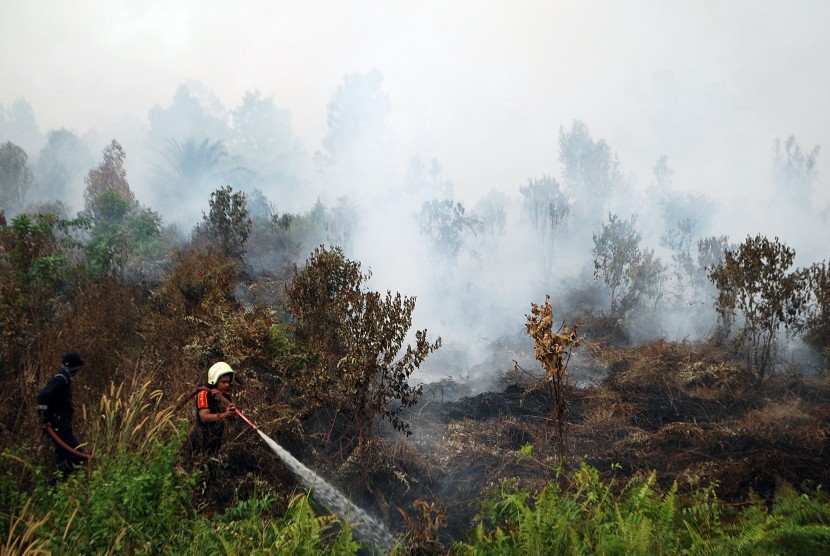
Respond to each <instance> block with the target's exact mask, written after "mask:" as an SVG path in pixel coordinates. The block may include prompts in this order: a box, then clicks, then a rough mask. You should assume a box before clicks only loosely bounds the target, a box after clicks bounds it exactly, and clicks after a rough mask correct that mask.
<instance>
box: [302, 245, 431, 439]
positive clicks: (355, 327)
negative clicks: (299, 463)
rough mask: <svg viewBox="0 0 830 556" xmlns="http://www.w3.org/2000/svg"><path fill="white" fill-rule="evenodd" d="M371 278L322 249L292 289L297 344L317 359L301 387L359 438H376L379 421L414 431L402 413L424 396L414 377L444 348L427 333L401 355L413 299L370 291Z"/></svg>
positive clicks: (339, 252) (339, 253)
mask: <svg viewBox="0 0 830 556" xmlns="http://www.w3.org/2000/svg"><path fill="white" fill-rule="evenodd" d="M369 276H370V275H369V274H363V273H362V272H361V269H360V263H359V262H355V261H350V260H348V259H347V258H346V257H345V256H344V254H343V251H342V250H341V249H339V248H334V249H332V250H327V249H326V248H325V247H323V246H320V247H318V248H317V249H316V250H315V251H314V253H313V254H312V255H311V257H310V258H309V259H308V261H306V265H305V267H303V268H302V269H300V268H297V267H295V269H294V274H293V278H292V280H291V283H290V284H289V286H288V289H287V294H288V300H289V303H290V306H291V311H292V313H293V314H294V316H295V317H296V318H297V321H298V326H297V341H298V344H299V345H300V346H301V347H303V348H304V349H305V350H306V351H307V352H308V353H310V354H312V359H311V360H310V361H306V362H304V363H303V367H302V368H301V369H299V371H300V376H299V377H298V378H297V382H298V384H297V386H298V387H299V388H300V390H301V391H302V392H305V394H306V395H308V396H311V397H316V398H318V399H319V398H322V399H323V400H324V401H325V402H326V403H329V404H331V405H332V406H334V407H335V408H337V409H339V410H341V411H344V412H346V413H347V414H348V415H350V416H352V417H353V419H354V423H355V427H356V428H357V429H358V430H359V431H361V432H360V434H359V436H361V437H364V436H367V435H369V434H370V433H371V430H372V429H373V427H374V421H375V419H376V418H377V417H381V418H383V419H386V420H388V421H389V422H390V423H392V425H393V426H394V427H395V428H396V429H398V430H404V431H405V430H406V429H407V428H408V424H407V423H406V422H404V421H403V420H402V419H401V418H400V410H401V408H402V407H410V406H412V405H415V404H416V403H417V401H418V398H419V397H420V395H421V387H420V386H418V387H413V386H410V385H409V382H408V379H409V377H410V375H411V374H412V372H413V371H414V370H415V369H416V368H417V367H418V366H419V365H420V364H421V362H422V361H423V360H424V359H425V358H426V357H427V356H428V355H429V354H430V353H432V351H434V350H435V349H438V347H439V346H440V339H439V340H438V341H436V342H435V343H432V344H431V343H429V342H428V341H427V337H426V330H419V331H417V332H416V333H415V346H414V347H413V346H411V345H407V346H406V348H405V349H403V345H404V341H405V339H406V336H407V333H408V332H409V328H410V326H411V323H412V312H413V310H414V309H415V299H414V298H408V297H403V296H401V294H400V293H397V294H395V295H392V293H391V292H387V293H386V295H385V296H382V295H381V294H380V293H377V292H372V291H367V290H366V289H365V288H364V286H363V284H364V283H365V282H366V281H367V280H368V279H369Z"/></svg>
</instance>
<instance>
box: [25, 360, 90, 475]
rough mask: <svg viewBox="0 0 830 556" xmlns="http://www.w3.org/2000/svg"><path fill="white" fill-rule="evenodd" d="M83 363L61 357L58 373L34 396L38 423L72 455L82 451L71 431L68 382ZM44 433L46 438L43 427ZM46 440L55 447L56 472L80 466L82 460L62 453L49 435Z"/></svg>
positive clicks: (70, 397)
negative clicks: (59, 440)
mask: <svg viewBox="0 0 830 556" xmlns="http://www.w3.org/2000/svg"><path fill="white" fill-rule="evenodd" d="M83 364H84V360H83V359H81V356H80V355H78V354H77V353H74V352H73V353H67V354H66V355H64V356H63V359H62V360H61V368H60V370H58V373H57V374H56V375H55V376H53V377H52V379H51V380H50V381H49V382H48V383H47V384H46V386H45V387H44V388H43V390H41V391H40V393H39V394H38V395H37V411H38V415H39V416H40V422H41V423H43V424H44V425H50V426H51V427H52V429H53V430H54V431H55V433H56V434H57V436H58V438H60V439H61V441H63V443H64V444H66V445H67V446H69V447H70V448H72V449H73V450H74V451H76V452H82V450H79V449H78V444H79V442H78V440H77V439H76V438H75V434H74V433H73V432H72V413H73V412H74V408H73V407H72V379H73V378H74V377H75V373H77V372H78V369H79V368H81V367H82V366H83ZM44 434H46V435H47V436H49V434H48V433H47V431H46V429H45V427H44ZM49 439H50V440H51V441H52V444H53V445H54V447H55V465H56V466H57V468H58V471H60V472H61V473H63V474H64V475H68V474H69V473H72V472H73V471H75V470H76V469H77V468H78V467H79V466H80V465H81V463H83V461H84V458H83V457H81V456H79V455H78V454H77V453H74V454H73V453H72V452H70V451H68V450H66V449H65V448H64V447H63V446H61V445H60V444H59V443H58V442H57V441H55V439H54V438H52V437H51V436H49Z"/></svg>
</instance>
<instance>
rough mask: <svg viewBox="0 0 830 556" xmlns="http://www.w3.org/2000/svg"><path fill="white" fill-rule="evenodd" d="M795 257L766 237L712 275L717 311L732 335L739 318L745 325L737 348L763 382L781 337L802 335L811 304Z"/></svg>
mask: <svg viewBox="0 0 830 556" xmlns="http://www.w3.org/2000/svg"><path fill="white" fill-rule="evenodd" d="M794 257H795V251H793V250H792V249H790V248H789V247H787V246H786V245H784V244H782V243H780V242H779V241H778V238H775V240H774V241H769V240H768V239H767V238H766V237H763V236H761V235H758V236H755V237H748V238H747V239H746V241H744V243H742V244H741V245H740V246H739V247H738V249H737V250H736V251H733V250H727V251H726V252H725V253H724V260H723V261H722V262H721V263H720V264H718V265H716V266H715V267H714V268H713V269H712V271H711V272H710V273H709V279H710V280H711V281H712V283H713V284H714V285H715V287H716V288H717V289H718V292H719V293H718V300H717V310H718V314H719V315H720V318H721V321H722V323H723V324H724V326H725V327H726V328H727V329H728V327H729V324H730V323H732V322H733V319H734V318H735V316H736V314H739V315H740V316H741V317H742V318H743V322H742V324H741V326H740V328H739V330H738V332H737V334H736V335H735V338H734V347H735V349H736V350H737V351H738V352H740V353H742V354H743V355H744V356H745V357H746V362H747V366H748V367H749V368H750V369H751V370H753V371H754V372H756V373H757V375H758V377H759V378H763V377H764V375H765V374H766V372H767V371H768V370H770V369H771V367H772V357H773V347H774V342H775V339H776V335H777V333H778V331H779V330H780V329H781V328H782V327H783V328H784V330H797V329H798V328H799V327H800V326H801V325H802V322H803V312H804V309H805V305H806V303H807V290H806V288H805V280H806V272H805V271H801V270H795V271H792V272H789V269H790V267H791V266H792V263H793V259H794Z"/></svg>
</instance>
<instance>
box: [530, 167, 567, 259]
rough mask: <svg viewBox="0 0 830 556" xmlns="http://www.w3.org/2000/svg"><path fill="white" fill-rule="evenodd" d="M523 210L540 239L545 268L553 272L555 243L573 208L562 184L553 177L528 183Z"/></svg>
mask: <svg viewBox="0 0 830 556" xmlns="http://www.w3.org/2000/svg"><path fill="white" fill-rule="evenodd" d="M519 191H520V192H521V194H522V198H523V200H522V209H523V210H524V212H525V214H526V215H527V216H528V218H530V223H531V224H532V225H533V229H534V230H535V231H536V234H537V236H538V240H539V244H540V245H541V246H542V247H543V249H542V250H541V255H542V261H543V268H544V269H546V270H547V269H549V267H550V264H551V263H552V262H553V248H554V240H555V239H556V236H557V232H559V231H560V230H561V229H562V228H563V227H564V226H565V224H566V219H567V217H568V213H569V212H570V204H569V201H568V198H567V196H566V195H565V194H564V193H563V192H562V190H561V188H560V186H559V182H557V181H556V180H555V179H554V178H552V177H550V176H544V177H542V178H539V179H535V180H528V183H527V186H525V187H520V188H519Z"/></svg>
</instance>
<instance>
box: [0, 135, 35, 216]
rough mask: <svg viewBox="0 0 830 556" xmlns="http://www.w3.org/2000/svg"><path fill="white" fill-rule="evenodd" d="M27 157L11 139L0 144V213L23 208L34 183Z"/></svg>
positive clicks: (13, 212)
mask: <svg viewBox="0 0 830 556" xmlns="http://www.w3.org/2000/svg"><path fill="white" fill-rule="evenodd" d="M28 160H29V157H28V155H27V154H26V151H24V150H23V149H22V148H20V147H18V146H17V145H15V144H14V143H12V142H11V141H7V142H5V143H3V144H2V145H0V213H7V214H8V215H9V216H12V215H13V214H15V213H17V211H19V210H20V209H21V208H23V203H24V201H25V199H26V196H27V195H29V193H30V192H29V190H30V189H31V187H32V184H33V183H34V178H33V176H32V171H31V170H30V169H29V164H28Z"/></svg>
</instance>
